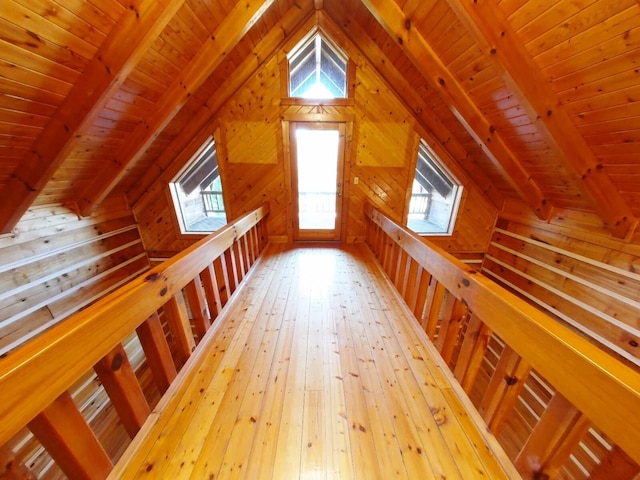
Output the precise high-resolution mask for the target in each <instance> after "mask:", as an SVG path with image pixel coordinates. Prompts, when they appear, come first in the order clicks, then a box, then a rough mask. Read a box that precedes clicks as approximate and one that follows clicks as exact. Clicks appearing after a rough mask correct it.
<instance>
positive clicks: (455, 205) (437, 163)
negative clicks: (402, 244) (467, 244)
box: [405, 138, 464, 237]
mask: <svg viewBox="0 0 640 480" xmlns="http://www.w3.org/2000/svg"><path fill="white" fill-rule="evenodd" d="M421 150H423V151H424V157H426V158H427V159H428V160H429V161H430V162H432V163H433V165H434V167H435V168H436V169H437V170H439V171H440V172H441V173H442V175H443V176H444V177H445V178H446V179H447V180H448V182H449V183H451V184H452V191H451V195H453V197H452V199H451V209H450V213H449V218H448V221H447V226H446V228H444V229H443V230H442V231H437V232H436V231H433V232H430V231H420V230H414V229H413V228H411V227H410V226H409V223H410V222H409V215H410V205H411V199H412V198H413V196H414V195H415V194H414V191H413V185H414V181H415V176H416V171H417V169H418V166H419V162H420V161H422V160H421V158H420V154H421ZM415 152H416V153H415V156H414V159H415V163H414V164H413V168H412V170H411V173H412V175H411V177H410V181H409V186H408V192H407V203H406V212H407V213H406V215H405V226H406V227H407V228H408V229H409V230H411V231H412V232H414V233H416V234H417V235H420V236H423V237H427V236H429V237H430V236H439V237H443V236H451V235H453V232H454V230H455V225H456V221H457V219H458V212H459V210H460V203H461V202H462V196H463V191H464V185H463V184H462V182H460V180H459V179H458V177H457V176H456V175H454V174H453V172H452V171H451V169H449V168H448V166H447V165H446V164H445V163H444V162H443V161H442V159H441V158H440V156H439V155H438V154H437V153H436V152H435V151H434V149H433V148H432V147H431V146H430V145H429V144H428V143H427V141H426V140H425V139H424V138H420V141H419V142H418V146H417V148H416V150H415ZM432 223H433V222H432Z"/></svg>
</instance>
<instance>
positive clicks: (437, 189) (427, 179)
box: [407, 140, 462, 235]
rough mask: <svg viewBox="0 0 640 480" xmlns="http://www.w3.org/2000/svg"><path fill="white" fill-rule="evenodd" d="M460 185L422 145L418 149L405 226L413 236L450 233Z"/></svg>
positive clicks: (425, 146) (458, 198)
mask: <svg viewBox="0 0 640 480" xmlns="http://www.w3.org/2000/svg"><path fill="white" fill-rule="evenodd" d="M461 194H462V185H460V182H459V181H458V180H457V179H456V178H455V177H454V176H453V175H452V174H451V172H449V171H448V170H447V168H446V167H445V166H444V165H443V164H442V162H441V161H440V160H439V159H438V157H437V156H436V155H435V153H434V152H433V151H432V150H431V149H430V148H429V147H428V146H427V144H426V143H425V142H424V140H423V141H421V142H420V147H419V148H418V158H417V161H416V171H415V176H414V179H413V186H412V189H411V200H410V202H409V215H408V218H407V226H408V227H409V228H410V229H411V230H413V231H414V232H416V233H421V234H430V235H434V234H436V235H438V234H440V235H447V234H449V235H450V234H451V233H452V232H453V225H454V223H455V218H456V215H457V212H458V204H459V203H460V197H461Z"/></svg>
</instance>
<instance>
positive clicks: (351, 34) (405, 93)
mask: <svg viewBox="0 0 640 480" xmlns="http://www.w3.org/2000/svg"><path fill="white" fill-rule="evenodd" d="M325 12H326V17H325V15H320V17H319V19H320V26H321V27H322V28H323V30H325V31H326V32H327V33H328V34H329V35H330V36H331V38H333V40H335V41H336V42H338V44H340V45H342V46H343V47H344V45H345V44H350V45H353V48H355V49H357V50H358V51H359V52H361V53H362V55H364V57H365V58H366V59H367V62H369V63H370V64H371V65H372V66H373V67H374V68H375V69H376V71H377V72H378V73H379V74H380V75H381V76H382V78H383V79H384V80H385V81H386V82H387V83H388V84H389V86H390V87H391V90H393V91H394V92H395V93H396V94H397V95H398V97H399V98H400V100H401V101H402V102H403V103H404V104H405V107H406V108H407V110H408V111H410V112H411V114H412V115H413V117H414V118H415V119H416V120H417V121H418V123H419V124H420V125H421V126H422V129H424V130H425V131H426V132H428V133H429V134H430V136H431V137H432V138H433V141H434V142H438V143H439V144H440V145H441V147H442V148H443V149H444V150H445V151H446V152H447V153H448V154H449V156H450V157H451V158H452V159H453V160H454V161H455V162H456V163H457V164H458V165H459V168H460V169H461V170H462V172H464V174H465V177H466V179H468V180H469V181H471V182H474V183H475V184H476V186H477V187H478V189H479V190H480V191H482V192H483V193H484V195H485V196H486V198H487V199H488V200H489V202H490V203H491V204H492V205H493V206H494V207H495V208H497V209H498V210H500V209H502V207H503V204H504V197H503V195H502V193H500V191H499V190H498V189H496V188H494V187H493V185H492V184H491V181H490V180H489V178H488V177H487V176H486V174H485V173H484V172H483V171H482V169H481V168H480V167H479V166H478V165H477V164H475V162H474V161H473V159H472V158H471V156H470V154H469V152H467V150H466V149H465V148H464V146H462V144H461V143H460V142H458V140H457V139H456V137H455V135H453V133H451V131H449V129H448V128H447V126H446V125H444V124H443V123H442V121H441V120H440V119H439V118H438V117H437V116H436V115H434V114H433V110H432V109H431V108H430V107H429V106H428V105H427V103H426V102H425V101H424V100H423V98H422V97H421V96H420V95H419V94H418V93H417V92H416V90H415V88H414V86H412V85H411V84H410V83H409V81H408V80H407V79H406V78H405V77H404V76H403V75H402V73H401V72H400V71H399V70H398V69H397V68H396V67H395V65H394V64H393V62H392V61H391V60H390V59H389V58H388V57H387V56H386V54H385V53H384V52H383V51H382V50H381V49H380V47H379V46H378V45H377V44H376V43H375V42H374V41H373V40H372V38H371V36H370V35H369V33H368V32H367V31H365V29H364V28H363V27H362V26H361V25H360V24H359V23H358V22H357V21H356V20H355V19H347V18H346V17H345V18H336V14H337V12H334V9H329V10H325Z"/></svg>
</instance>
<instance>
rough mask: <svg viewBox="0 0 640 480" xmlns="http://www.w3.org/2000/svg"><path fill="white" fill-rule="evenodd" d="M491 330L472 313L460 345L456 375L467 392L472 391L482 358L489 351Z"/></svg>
mask: <svg viewBox="0 0 640 480" xmlns="http://www.w3.org/2000/svg"><path fill="white" fill-rule="evenodd" d="M490 337H491V330H490V329H489V327H487V326H486V325H485V324H484V323H483V322H482V321H481V320H480V319H479V318H478V317H477V316H476V315H473V314H472V315H471V316H470V318H469V325H468V326H467V331H466V333H465V336H464V339H463V341H462V346H461V347H460V354H459V355H458V360H457V362H456V368H455V371H454V375H455V376H456V378H457V379H458V381H459V382H460V384H461V385H462V388H463V389H464V391H465V392H467V394H469V393H471V389H472V388H473V384H474V383H475V381H476V377H477V375H478V372H479V371H480V366H481V365H482V359H483V358H484V354H485V352H486V351H487V345H489V339H490Z"/></svg>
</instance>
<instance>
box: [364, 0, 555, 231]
mask: <svg viewBox="0 0 640 480" xmlns="http://www.w3.org/2000/svg"><path fill="white" fill-rule="evenodd" d="M363 4H364V5H365V6H366V7H367V8H368V9H369V11H370V12H371V14H372V15H373V16H374V17H375V18H376V19H377V20H378V21H379V22H380V24H381V25H382V26H383V27H384V29H385V30H386V31H387V33H388V34H389V35H390V36H391V37H392V38H394V39H396V41H397V42H398V44H399V45H400V47H401V48H402V50H403V51H404V52H405V54H406V55H407V57H408V58H409V59H410V60H411V61H412V62H413V64H414V65H415V66H416V68H417V69H418V71H420V73H422V75H424V77H425V79H427V80H428V81H429V83H430V84H431V86H432V88H434V90H436V91H439V92H440V93H441V94H442V96H443V98H444V100H445V102H446V103H447V104H448V105H449V108H450V109H451V111H452V112H453V113H454V115H456V117H457V118H458V120H460V121H461V123H462V125H463V126H464V128H465V129H466V130H467V131H468V133H469V134H470V135H471V136H472V137H473V138H474V139H475V140H476V141H477V142H478V143H479V145H480V146H481V147H482V150H483V151H484V152H485V154H486V155H487V156H488V157H489V158H490V159H491V160H492V161H493V162H494V163H495V164H496V166H497V167H498V168H500V169H502V170H503V171H504V172H506V174H507V177H508V178H509V180H510V182H511V184H512V186H513V188H514V189H515V190H516V191H517V192H518V194H519V195H520V196H521V197H522V198H523V199H524V200H525V201H526V202H527V204H528V205H529V207H530V208H531V209H532V210H533V211H534V212H535V214H536V215H537V216H538V218H540V219H543V220H548V219H549V218H550V216H551V209H552V206H551V204H550V203H549V202H548V201H547V199H545V198H544V195H543V193H542V190H541V189H540V187H539V186H538V184H537V183H536V182H535V181H534V180H533V179H532V178H531V176H530V175H529V174H528V173H527V171H526V170H525V168H524V167H523V166H522V164H521V163H520V162H519V161H518V159H517V158H516V157H515V155H514V154H513V152H512V151H511V150H510V149H509V148H508V147H507V146H506V144H505V143H504V141H503V140H502V138H501V137H500V134H499V133H498V132H496V131H495V128H494V127H493V126H492V125H491V123H490V122H489V121H488V120H487V119H486V118H485V117H484V115H483V114H482V112H481V111H480V109H479V108H478V107H477V106H476V105H475V104H474V103H473V102H472V101H471V99H470V98H469V96H468V95H467V93H466V92H465V91H464V89H463V88H462V86H461V85H460V84H459V83H458V81H457V80H456V78H455V77H454V76H453V75H452V74H451V72H449V70H447V68H446V66H445V65H444V63H443V62H442V60H441V59H440V58H439V57H438V55H437V54H436V53H435V51H434V50H433V49H432V48H431V46H430V45H429V44H428V43H427V41H426V40H425V38H424V37H423V36H422V35H421V34H420V32H418V31H417V30H416V29H415V28H413V26H412V25H411V19H410V18H407V16H406V15H405V14H404V13H403V11H402V9H401V8H400V7H399V6H398V5H397V4H396V3H395V2H388V1H384V0H363Z"/></svg>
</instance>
